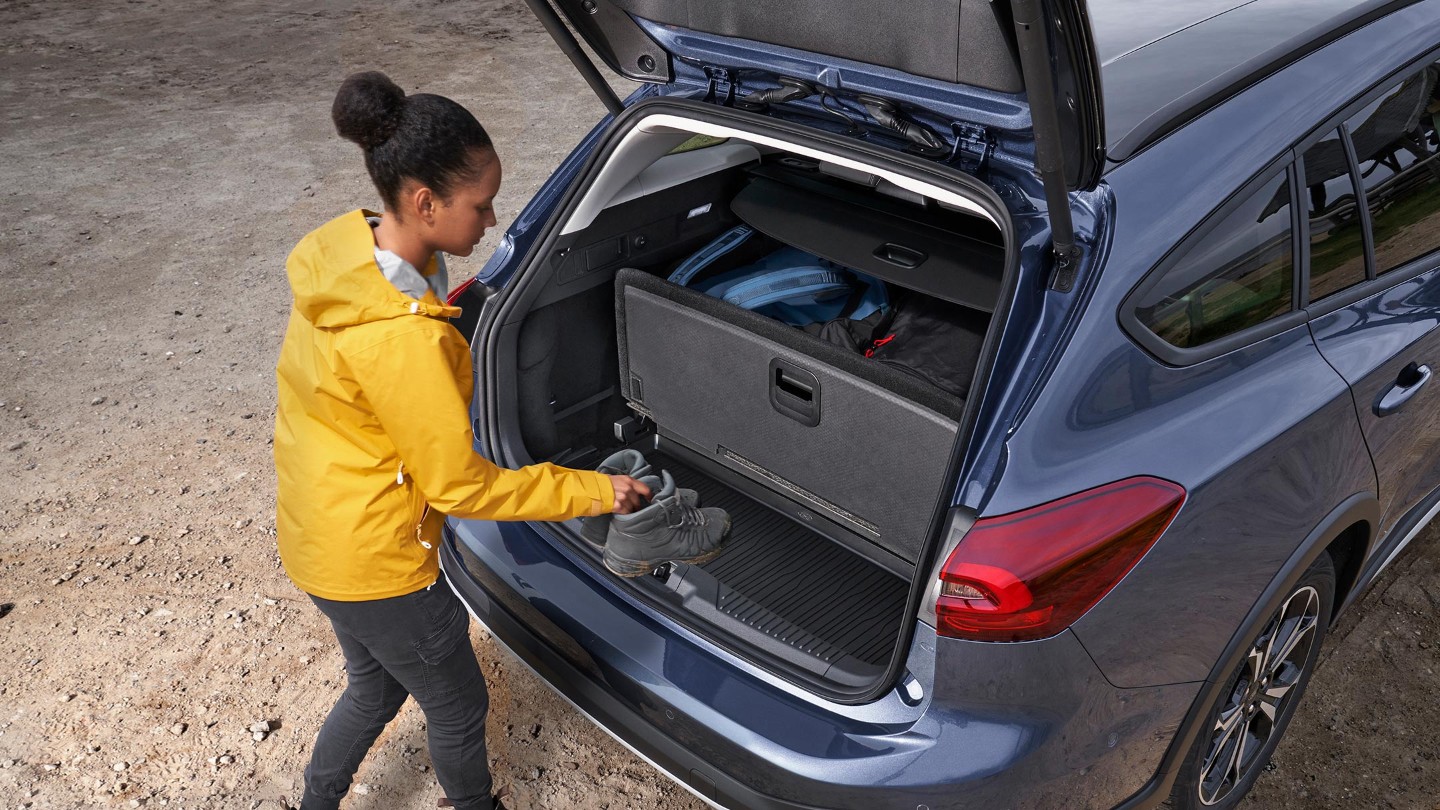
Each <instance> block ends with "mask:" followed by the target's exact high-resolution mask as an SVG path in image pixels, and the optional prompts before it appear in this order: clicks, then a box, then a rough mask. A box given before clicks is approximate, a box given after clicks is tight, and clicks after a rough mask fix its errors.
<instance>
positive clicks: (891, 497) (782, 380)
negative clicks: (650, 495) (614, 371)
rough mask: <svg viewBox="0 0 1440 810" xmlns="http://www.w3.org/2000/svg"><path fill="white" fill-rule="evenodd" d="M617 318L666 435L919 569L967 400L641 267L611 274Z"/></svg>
mask: <svg viewBox="0 0 1440 810" xmlns="http://www.w3.org/2000/svg"><path fill="white" fill-rule="evenodd" d="M616 315H617V330H618V333H619V334H618V337H619V347H620V371H621V389H622V392H623V393H624V395H625V398H626V399H627V400H628V401H629V402H630V403H631V404H632V406H634V407H635V408H636V409H637V410H639V411H641V412H642V413H645V414H647V415H648V416H649V417H650V418H651V419H653V420H654V422H655V424H656V426H657V428H658V429H659V431H660V433H661V435H662V436H663V437H667V438H670V439H672V440H675V441H679V442H681V443H682V444H684V445H686V446H688V447H690V448H691V449H692V450H696V451H698V452H701V453H704V454H705V455H706V456H707V457H709V458H711V459H712V460H713V461H715V462H716V463H718V464H721V465H723V466H725V467H728V468H730V469H732V470H735V471H736V472H739V473H740V474H742V475H745V476H747V477H749V478H751V479H753V480H757V481H760V482H761V483H764V484H765V485H766V486H768V487H769V488H770V489H772V490H775V491H777V492H780V493H782V494H784V495H786V496H788V497H789V498H791V499H792V500H794V501H795V502H796V503H797V504H799V505H800V507H801V509H800V510H797V516H798V517H800V518H801V519H802V520H803V519H805V515H804V513H803V512H804V510H805V509H810V510H815V511H817V512H819V513H821V514H822V515H823V516H824V517H827V518H829V519H830V520H833V521H835V522H837V523H839V524H841V525H843V526H846V527H848V528H850V529H851V530H852V531H853V532H855V533H856V534H857V535H859V536H860V537H863V538H865V540H866V541H868V543H869V544H870V546H871V548H869V549H867V551H871V552H873V551H875V550H880V551H882V552H883V553H885V554H889V555H893V557H895V558H897V559H898V561H900V562H902V563H903V564H905V565H907V566H913V565H914V564H915V562H916V558H917V556H918V554H919V550H920V548H921V546H922V545H923V543H924V540H925V538H926V536H927V534H928V531H929V528H930V521H931V519H932V516H933V514H934V512H935V507H936V504H937V503H938V502H939V501H940V500H941V498H942V494H943V493H942V489H943V488H944V485H945V481H946V472H947V469H948V465H949V462H950V457H951V454H952V452H953V448H954V444H955V438H956V432H957V429H958V422H959V417H960V411H961V409H962V408H963V402H962V401H961V400H960V399H958V398H955V397H951V396H948V395H946V394H944V392H942V391H940V390H939V389H937V388H935V387H934V386H931V385H928V384H926V383H924V382H921V381H918V380H916V379H915V378H914V377H912V376H911V375H909V374H906V373H905V372H903V371H899V370H897V369H894V368H890V367H888V366H886V365H884V364H881V363H876V362H873V361H871V360H867V359H866V358H864V357H861V356H858V355H855V354H853V353H851V352H848V351H845V350H844V349H841V348H839V347H837V346H833V345H831V344H828V343H826V342H824V341H822V340H820V339H818V338H815V337H813V336H811V335H809V334H806V333H805V332H803V331H800V330H797V329H794V328H791V327H788V326H786V325H784V324H781V323H779V322H777V321H774V320H772V319H770V318H766V317H764V316H761V315H757V314H756V313H753V312H749V311H746V310H743V309H741V308H739V307H736V306H734V305H732V304H729V303H726V302H725V301H722V300H719V299H715V298H711V297H709V296H707V295H704V294H702V293H698V292H696V291H694V290H690V289H686V288H684V287H680V286H677V285H675V284H671V283H669V282H667V281H665V280H662V279H659V278H657V277H655V276H652V275H649V274H647V273H644V272H641V271H638V270H622V271H620V273H619V274H618V275H617V277H616Z"/></svg>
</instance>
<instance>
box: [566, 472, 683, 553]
mask: <svg viewBox="0 0 1440 810" xmlns="http://www.w3.org/2000/svg"><path fill="white" fill-rule="evenodd" d="M635 480H636V481H639V482H640V483H642V484H644V485H645V486H647V487H649V488H650V500H651V502H652V503H653V502H654V501H655V499H656V498H660V497H669V496H670V495H671V494H672V492H673V494H674V495H675V496H676V497H678V498H679V499H680V500H681V502H683V503H685V504H686V505H687V506H695V505H697V504H698V503H700V493H698V492H696V491H695V490H693V489H680V488H678V487H676V486H675V479H674V478H672V477H671V476H670V473H668V472H666V471H664V470H661V471H660V474H659V475H642V476H640V477H639V478H636V479H635ZM600 517H603V518H605V522H604V523H603V524H602V523H599V522H598V520H597V518H588V519H587V520H588V521H590V522H587V523H585V524H584V525H583V526H581V528H580V536H581V537H582V538H584V540H585V542H587V543H589V544H590V547H591V548H593V549H595V550H596V551H600V550H602V549H604V548H605V541H606V539H607V538H608V537H609V536H610V521H611V519H612V518H614V517H615V515H613V514H610V515H601V516H600ZM599 526H604V532H605V533H604V534H601V533H600V529H599V528H598V527H599Z"/></svg>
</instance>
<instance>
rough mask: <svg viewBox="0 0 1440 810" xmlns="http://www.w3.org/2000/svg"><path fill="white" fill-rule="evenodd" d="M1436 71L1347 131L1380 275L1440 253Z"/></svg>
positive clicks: (1418, 77)
mask: <svg viewBox="0 0 1440 810" xmlns="http://www.w3.org/2000/svg"><path fill="white" fill-rule="evenodd" d="M1437 75H1440V67H1437V66H1436V65H1431V66H1430V67H1427V68H1425V69H1424V70H1422V71H1420V72H1419V73H1416V74H1415V75H1413V76H1411V77H1409V78H1407V79H1406V80H1405V81H1403V82H1401V83H1400V84H1398V85H1396V86H1395V87H1393V88H1391V89H1390V91H1389V92H1388V93H1386V94H1385V95H1383V96H1381V97H1380V98H1379V99H1377V100H1375V101H1374V102H1372V103H1370V104H1368V105H1366V107H1365V109H1363V110H1361V111H1360V112H1358V113H1356V114H1355V115H1354V116H1353V117H1352V118H1351V119H1350V120H1349V121H1347V122H1346V123H1345V127H1346V129H1348V130H1349V133H1350V141H1351V143H1352V144H1354V146H1355V158H1356V160H1357V161H1359V166H1360V178H1361V181H1360V182H1361V185H1362V186H1363V187H1364V189H1365V200H1366V205H1367V207H1368V208H1369V209H1370V230H1371V235H1372V237H1373V240H1374V243H1375V271H1376V272H1377V273H1384V272H1385V271H1387V270H1393V269H1395V268H1396V267H1399V266H1401V265H1403V264H1406V263H1408V262H1410V261H1412V260H1414V259H1418V258H1420V257H1421V256H1424V255H1425V254H1427V253H1430V252H1431V251H1434V250H1436V249H1437V248H1440V142H1437V137H1440V136H1437V132H1436V128H1437V119H1440V98H1437V92H1436V78H1437Z"/></svg>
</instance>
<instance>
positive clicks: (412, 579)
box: [275, 211, 615, 601]
mask: <svg viewBox="0 0 1440 810" xmlns="http://www.w3.org/2000/svg"><path fill="white" fill-rule="evenodd" d="M367 215H369V216H374V215H373V214H369V212H366V211H352V212H350V213H348V214H345V215H344V216H341V217H339V218H337V219H334V220H332V221H331V222H329V223H326V224H325V225H323V226H321V227H320V228H319V229H317V230H315V231H314V232H312V233H310V234H309V235H308V236H306V237H305V238H304V239H303V240H301V241H300V244H299V245H298V246H296V248H295V250H294V251H292V252H291V253H290V258H289V259H288V261H287V262H286V266H285V269H286V272H287V273H288V274H289V276H290V288H291V290H292V291H293V293H294V299H295V303H294V307H293V308H292V309H291V311H290V323H289V326H288V328H287V330H286V333H285V343H284V346H283V347H282V348H281V350H280V361H279V364H278V367H277V369H276V377H277V380H278V384H279V386H278V387H279V391H278V400H279V401H278V409H277V412H276V415H275V472H276V474H277V477H278V490H277V499H276V500H277V503H276V531H277V533H278V535H279V546H280V560H281V562H282V563H283V564H284V566H285V572H286V573H287V574H288V575H289V576H290V579H291V580H292V581H294V583H295V584H296V585H298V586H299V587H300V589H301V590H303V591H305V592H307V593H311V594H314V595H316V596H319V597H322V598H325V599H334V600H340V601H359V600H365V599H384V598H386V597H391V596H400V595H403V594H407V593H411V592H413V591H416V590H418V589H420V588H423V587H425V586H427V585H429V584H430V583H432V582H434V581H435V578H436V576H437V575H438V573H439V563H438V560H437V558H436V546H437V545H438V543H439V537H440V526H441V523H442V522H443V520H444V516H443V515H442V514H441V513H444V514H449V515H454V516H456V517H462V518H481V519H486V520H567V519H569V518H572V517H577V516H581V515H598V514H602V513H605V512H609V511H611V510H612V509H613V508H614V503H615V493H614V489H613V488H612V487H611V484H610V480H609V479H608V478H607V477H605V476H604V475H601V474H600V473H596V472H588V471H581V470H569V469H565V468H563V467H556V466H555V465H553V464H537V465H534V466H531V467H524V468H522V469H519V470H507V469H502V468H500V467H497V466H495V465H494V464H492V463H490V462H489V461H487V460H486V459H485V458H483V457H482V456H480V455H478V454H476V453H475V451H474V449H473V442H474V436H473V435H472V433H471V427H470V396H471V393H472V391H473V377H472V373H471V368H470V347H469V346H468V345H467V344H466V342H465V339H464V338H463V337H461V335H460V333H459V332H457V331H455V328H454V327H453V326H451V325H450V323H449V322H448V321H447V320H446V319H447V318H449V317H453V316H455V315H458V314H459V312H460V310H459V309H457V308H455V307H449V306H446V305H445V304H444V303H442V302H441V301H440V300H439V299H438V298H436V297H435V294H434V293H433V292H430V291H427V292H426V293H425V295H424V297H423V298H420V299H418V300H417V299H415V298H411V297H410V296H408V295H405V294H404V293H402V292H400V291H399V290H397V289H396V288H395V287H394V286H393V285H391V283H390V282H389V281H387V280H386V279H385V277H384V276H383V275H382V274H381V271H380V268H379V266H378V265H377V264H376V263H375V237H374V236H373V234H372V231H371V228H370V225H369V223H368V222H366V219H365V217H366V216H367ZM422 272H423V273H424V274H425V275H431V274H433V273H434V272H435V263H434V260H433V259H432V260H431V265H430V267H428V268H426V270H425V271H422ZM430 507H434V510H432V509H431V508H430Z"/></svg>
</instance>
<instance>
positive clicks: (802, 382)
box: [768, 357, 820, 427]
mask: <svg viewBox="0 0 1440 810" xmlns="http://www.w3.org/2000/svg"><path fill="white" fill-rule="evenodd" d="M769 383H770V384H769V386H768V387H769V389H770V406H771V407H772V408H774V409H775V410H776V411H778V412H779V413H781V414H783V415H785V416H788V417H790V418H791V419H794V420H795V421H796V422H799V423H800V424H802V425H805V426H806V427H815V426H816V425H818V424H820V379H819V378H818V377H816V376H815V375H814V374H813V373H811V372H809V371H806V370H805V369H803V368H800V367H799V366H797V365H795V364H794V363H792V362H790V361H789V360H784V359H782V358H779V357H777V358H775V359H773V360H771V361H770V380H769Z"/></svg>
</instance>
